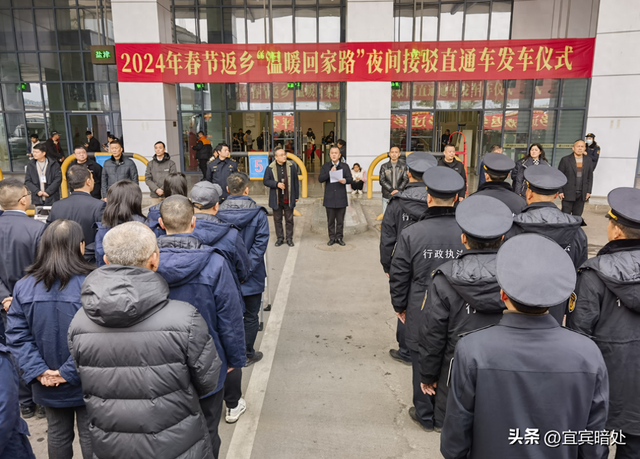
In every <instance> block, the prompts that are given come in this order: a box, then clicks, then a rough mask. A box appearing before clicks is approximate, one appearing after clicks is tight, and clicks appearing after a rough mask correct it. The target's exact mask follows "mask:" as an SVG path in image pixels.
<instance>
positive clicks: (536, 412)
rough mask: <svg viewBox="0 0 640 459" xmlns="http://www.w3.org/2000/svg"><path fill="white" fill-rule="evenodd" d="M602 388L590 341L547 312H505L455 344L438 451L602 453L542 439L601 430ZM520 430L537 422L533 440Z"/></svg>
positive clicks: (600, 366)
mask: <svg viewBox="0 0 640 459" xmlns="http://www.w3.org/2000/svg"><path fill="white" fill-rule="evenodd" d="M523 281H525V282H526V279H525V280H523ZM608 394H609V379H608V377H607V368H606V366H605V364H604V360H603V359H602V354H601V353H600V350H599V349H598V347H597V346H596V345H595V344H594V343H593V341H591V340H590V339H589V338H587V337H586V336H583V335H581V334H579V333H576V332H573V331H570V330H567V329H564V328H561V327H560V325H559V324H558V322H556V320H555V319H554V318H553V317H551V316H550V315H549V314H544V315H542V316H531V315H525V314H518V313H515V312H505V314H504V316H503V317H502V319H501V320H500V323H499V324H498V325H496V326H494V327H491V328H488V329H486V330H480V331H478V332H475V333H470V334H468V335H466V336H465V337H464V338H462V339H461V340H460V341H459V342H458V345H457V346H456V351H455V355H454V359H453V365H452V369H451V381H450V384H449V399H448V401H447V415H446V417H445V421H444V426H443V428H442V436H441V437H440V451H441V452H442V455H443V456H444V457H445V459H463V458H464V459H494V458H495V459H498V458H500V459H507V458H509V459H510V458H518V459H542V458H544V459H576V458H602V457H605V456H603V454H605V452H606V446H600V445H589V444H586V443H585V444H583V445H581V446H578V445H574V446H570V445H559V446H558V447H557V448H553V447H549V446H547V445H545V442H544V438H545V435H546V434H547V432H549V431H557V432H559V433H560V435H562V433H563V432H566V431H574V432H579V431H581V430H589V431H602V430H603V429H604V428H605V421H606V419H607V408H608V405H609V396H608ZM516 429H518V430H517V431H516ZM526 429H538V430H537V433H538V435H539V439H538V444H525V442H526V440H525V439H522V437H524V436H525V434H526V433H527V431H526ZM533 433H535V431H534V432H533ZM517 437H520V439H519V440H518V439H517ZM530 437H531V435H530ZM510 438H511V439H512V440H510ZM514 438H516V439H514ZM578 438H579V437H578ZM562 441H563V439H562V438H561V441H560V442H562ZM510 443H513V444H510ZM576 443H577V442H576Z"/></svg>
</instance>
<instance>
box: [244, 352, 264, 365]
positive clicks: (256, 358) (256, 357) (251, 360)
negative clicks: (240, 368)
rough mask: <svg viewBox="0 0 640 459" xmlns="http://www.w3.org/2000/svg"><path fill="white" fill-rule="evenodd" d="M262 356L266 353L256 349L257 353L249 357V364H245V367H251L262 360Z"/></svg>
mask: <svg viewBox="0 0 640 459" xmlns="http://www.w3.org/2000/svg"><path fill="white" fill-rule="evenodd" d="M262 357H264V354H263V353H262V352H260V351H256V353H255V354H253V357H247V364H246V365H245V367H250V366H251V365H253V364H254V363H256V362H259V361H260V360H262Z"/></svg>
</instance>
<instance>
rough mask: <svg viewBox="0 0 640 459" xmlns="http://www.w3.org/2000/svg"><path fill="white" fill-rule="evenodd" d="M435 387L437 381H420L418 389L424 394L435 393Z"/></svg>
mask: <svg viewBox="0 0 640 459" xmlns="http://www.w3.org/2000/svg"><path fill="white" fill-rule="evenodd" d="M436 387H438V382H437V381H436V382H434V383H433V384H425V383H420V389H422V393H423V394H424V395H436Z"/></svg>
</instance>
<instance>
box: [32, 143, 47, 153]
mask: <svg viewBox="0 0 640 459" xmlns="http://www.w3.org/2000/svg"><path fill="white" fill-rule="evenodd" d="M33 150H40V151H42V152H44V153H46V152H47V145H46V144H45V143H44V142H38V143H37V144H35V145H34V146H33Z"/></svg>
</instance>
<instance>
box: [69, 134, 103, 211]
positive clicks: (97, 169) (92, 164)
mask: <svg viewBox="0 0 640 459" xmlns="http://www.w3.org/2000/svg"><path fill="white" fill-rule="evenodd" d="M92 140H93V139H92ZM98 148H100V146H98ZM98 151H100V150H98ZM77 164H78V160H77V159H74V160H73V161H71V164H69V167H71V166H76V165H77ZM82 165H85V166H87V169H89V170H90V171H91V173H92V174H93V181H94V185H93V190H91V196H93V197H94V198H96V199H102V166H101V165H100V164H98V163H97V162H96V160H95V159H93V158H91V157H87V161H86V162H84V163H82V164H81V166H82ZM67 170H69V169H67ZM69 191H73V190H72V189H71V188H69Z"/></svg>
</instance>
